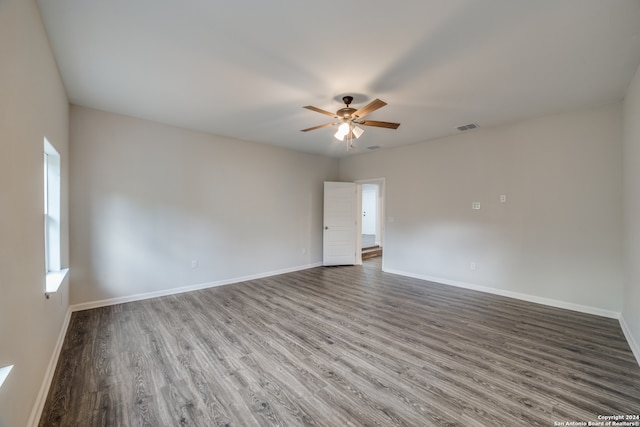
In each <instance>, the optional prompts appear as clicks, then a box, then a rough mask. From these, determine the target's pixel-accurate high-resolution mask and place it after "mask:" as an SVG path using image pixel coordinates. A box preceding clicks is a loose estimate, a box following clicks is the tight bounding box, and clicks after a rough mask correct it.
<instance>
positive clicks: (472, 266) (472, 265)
mask: <svg viewBox="0 0 640 427" xmlns="http://www.w3.org/2000/svg"><path fill="white" fill-rule="evenodd" d="M477 267H478V265H477V264H476V263H475V262H472V263H471V264H470V265H469V268H471V269H472V270H475V269H476V268H477Z"/></svg>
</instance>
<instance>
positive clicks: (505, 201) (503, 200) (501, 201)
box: [500, 194, 507, 203]
mask: <svg viewBox="0 0 640 427" xmlns="http://www.w3.org/2000/svg"><path fill="white" fill-rule="evenodd" d="M500 203H507V195H506V194H501V195H500Z"/></svg>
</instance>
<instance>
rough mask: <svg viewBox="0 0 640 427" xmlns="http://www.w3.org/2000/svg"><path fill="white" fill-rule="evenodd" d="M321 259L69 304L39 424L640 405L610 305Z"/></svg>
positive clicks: (492, 420) (410, 418)
mask: <svg viewBox="0 0 640 427" xmlns="http://www.w3.org/2000/svg"><path fill="white" fill-rule="evenodd" d="M379 263H380V258H374V259H372V260H371V261H368V262H366V263H365V265H364V266H361V267H360V266H355V267H329V268H326V267H320V268H314V269H310V270H305V271H301V272H296V273H291V274H286V275H281V276H274V277H270V278H266V279H260V280H253V281H250V282H244V283H238V284H233V285H228V286H223V287H218V288H211V289H207V290H202V291H197V292H190V293H184V294H180V295H174V296H168V297H162V298H155V299H150V300H145V301H139V302H133V303H128V304H120V305H115V306H110V307H104V308H99V309H93V310H87V311H82V312H76V313H74V314H73V317H72V319H71V323H70V325H69V329H68V333H67V336H66V340H65V343H64V346H63V349H62V353H61V355H60V360H59V363H58V367H57V371H56V374H55V377H54V380H53V384H52V385H51V389H50V393H49V396H48V400H47V403H46V406H45V409H44V412H43V416H42V419H41V422H40V425H41V426H58V425H61V426H97V425H101V426H116V425H117V426H143V425H146V426H178V425H192V426H257V425H260V426H275V425H279V426H298V425H315V426H348V425H352V426H363V425H379V426H431V425H433V426H445V425H446V426H452V425H464V426H525V425H526V426H536V425H539V426H553V425H554V422H568V421H573V422H580V421H582V422H589V421H592V422H595V421H598V416H609V415H635V414H640V367H639V366H638V364H637V362H636V360H635V359H634V357H633V355H632V353H631V351H630V349H629V347H628V345H627V343H626V341H625V339H624V337H623V334H622V332H621V330H620V326H619V324H618V322H617V320H614V319H607V318H601V317H596V316H590V315H586V314H581V313H577V312H572V311H567V310H561V309H555V308H550V307H546V306H541V305H536V304H532V303H527V302H523V301H518V300H513V299H509V298H504V297H499V296H495V295H489V294H484V293H479V292H474V291H470V290H465V289H460V288H455V287H450V286H444V285H439V284H434V283H430V282H424V281H420V280H415V279H410V278H406V277H402V276H396V275H391V274H386V273H383V272H381V271H380V264H379Z"/></svg>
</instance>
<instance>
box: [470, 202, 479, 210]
mask: <svg viewBox="0 0 640 427" xmlns="http://www.w3.org/2000/svg"><path fill="white" fill-rule="evenodd" d="M471 209H473V210H479V209H480V202H473V203H471Z"/></svg>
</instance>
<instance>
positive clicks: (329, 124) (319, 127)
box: [300, 123, 338, 132]
mask: <svg viewBox="0 0 640 427" xmlns="http://www.w3.org/2000/svg"><path fill="white" fill-rule="evenodd" d="M337 124H338V123H325V124H323V125H320V126H314V127H312V128H307V129H302V130H301V131H300V132H309V131H310V130H316V129H322V128H326V127H329V126H335V125H337Z"/></svg>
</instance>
